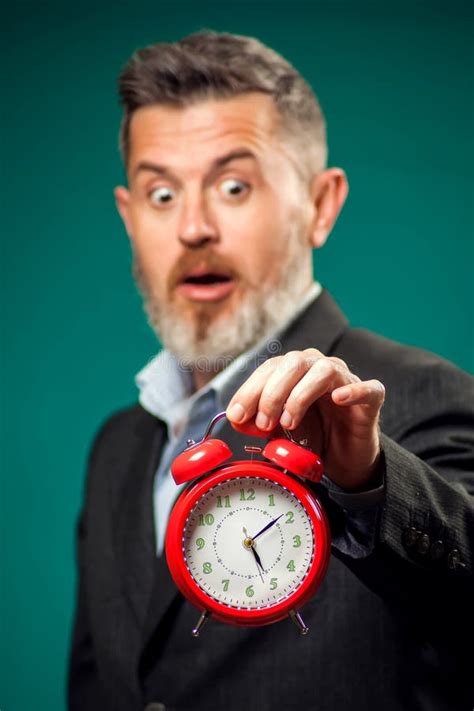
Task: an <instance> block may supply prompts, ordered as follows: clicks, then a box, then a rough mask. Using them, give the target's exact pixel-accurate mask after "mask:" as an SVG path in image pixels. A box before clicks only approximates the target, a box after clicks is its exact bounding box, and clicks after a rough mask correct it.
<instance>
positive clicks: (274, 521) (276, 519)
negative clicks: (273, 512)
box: [252, 514, 283, 541]
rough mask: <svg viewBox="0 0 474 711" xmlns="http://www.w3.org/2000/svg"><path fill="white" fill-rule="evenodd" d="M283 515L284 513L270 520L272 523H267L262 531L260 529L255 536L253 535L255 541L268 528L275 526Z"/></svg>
mask: <svg viewBox="0 0 474 711" xmlns="http://www.w3.org/2000/svg"><path fill="white" fill-rule="evenodd" d="M282 516H283V514H280V515H279V516H277V517H276V518H274V519H273V521H270V523H267V525H266V526H264V527H263V528H262V530H261V531H259V532H258V533H256V534H255V536H253V537H252V540H253V541H254V540H255V539H256V538H258V537H259V536H261V535H262V533H265V531H268V529H269V528H271V527H272V526H274V525H275V524H276V522H277V521H278V519H280V518H281V517H282Z"/></svg>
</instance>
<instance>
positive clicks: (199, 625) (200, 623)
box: [191, 610, 209, 637]
mask: <svg viewBox="0 0 474 711" xmlns="http://www.w3.org/2000/svg"><path fill="white" fill-rule="evenodd" d="M208 616H209V612H208V611H207V610H204V612H203V613H202V614H201V617H200V618H199V620H198V621H197V625H196V627H194V629H193V630H192V632H191V634H192V635H193V637H199V633H200V631H201V629H202V626H203V625H204V623H205V621H206V620H207V618H208Z"/></svg>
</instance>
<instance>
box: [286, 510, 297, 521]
mask: <svg viewBox="0 0 474 711" xmlns="http://www.w3.org/2000/svg"><path fill="white" fill-rule="evenodd" d="M294 522H295V514H294V513H293V511H288V513H287V514H286V521H285V523H294Z"/></svg>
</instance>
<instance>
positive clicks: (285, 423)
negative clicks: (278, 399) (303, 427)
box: [280, 410, 293, 427]
mask: <svg viewBox="0 0 474 711" xmlns="http://www.w3.org/2000/svg"><path fill="white" fill-rule="evenodd" d="M292 422H293V418H292V416H291V415H290V413H289V412H288V411H287V410H283V415H282V416H281V417H280V425H281V426H282V427H291V423H292Z"/></svg>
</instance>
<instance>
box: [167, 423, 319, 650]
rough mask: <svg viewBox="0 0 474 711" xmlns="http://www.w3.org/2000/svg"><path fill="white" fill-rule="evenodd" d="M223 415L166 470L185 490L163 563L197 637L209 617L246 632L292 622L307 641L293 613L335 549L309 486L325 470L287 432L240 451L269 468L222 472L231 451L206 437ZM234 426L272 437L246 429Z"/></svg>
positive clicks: (234, 465)
mask: <svg viewBox="0 0 474 711" xmlns="http://www.w3.org/2000/svg"><path fill="white" fill-rule="evenodd" d="M222 417H225V412H221V413H219V414H218V415H216V416H215V417H214V418H213V419H212V420H211V422H210V423H209V426H208V428H207V430H206V433H205V434H204V437H203V438H202V440H201V441H200V442H197V443H195V442H193V441H192V440H190V441H189V445H190V446H188V448H187V449H185V450H184V451H183V452H182V453H181V454H179V455H178V456H177V457H176V459H175V460H174V461H173V463H172V466H171V473H172V475H173V478H174V480H175V482H176V483H177V484H182V483H184V482H190V486H189V487H187V488H186V489H185V490H184V491H183V492H182V493H181V495H180V496H179V498H178V499H177V501H176V503H175V505H174V508H173V510H172V512H171V516H170V519H169V523H168V528H167V533H166V559H167V562H168V566H169V570H170V573H171V576H172V577H173V580H174V582H175V583H176V585H177V587H178V588H179V590H180V591H181V592H182V594H183V595H184V597H186V598H187V599H188V600H189V602H191V603H192V604H193V605H194V606H196V607H197V608H198V609H199V610H200V611H201V617H200V618H199V621H198V624H197V625H196V627H195V628H194V629H193V635H194V636H198V634H199V631H200V628H201V627H202V625H203V623H204V622H205V620H206V618H207V617H209V616H210V617H212V618H214V619H216V620H219V621H220V622H225V623H227V624H233V625H241V626H252V627H254V626H259V625H266V624H270V623H272V622H277V621H279V620H282V619H284V618H285V617H287V616H289V617H290V618H291V619H292V620H293V621H294V622H295V624H296V625H297V627H298V628H299V629H300V631H301V633H302V634H306V633H307V632H308V628H307V627H306V625H305V624H304V622H303V620H302V618H301V615H300V612H299V610H300V608H301V607H302V606H303V605H304V604H305V603H306V602H308V600H309V599H310V598H311V597H312V596H313V595H314V593H315V591H316V590H317V588H318V586H319V585H320V584H321V581H322V580H323V577H324V575H325V573H326V570H327V567H328V564H329V557H330V549H331V539H330V532H329V524H328V521H327V518H326V515H325V512H324V510H323V508H322V506H321V504H320V502H319V500H318V499H317V497H316V496H315V495H314V493H313V492H312V491H311V489H310V488H309V487H308V486H307V484H306V482H307V481H310V482H318V481H320V479H321V477H322V475H323V464H322V462H321V459H320V458H319V457H318V455H317V454H314V453H313V452H311V451H309V450H308V449H306V448H305V447H303V446H301V445H300V444H297V443H296V442H295V441H294V440H292V439H291V435H289V433H288V432H286V431H285V434H286V438H285V437H278V438H274V439H270V440H269V441H268V442H267V443H266V444H265V446H264V447H255V446H245V447H244V451H245V452H247V453H249V454H251V455H252V454H254V453H255V452H259V453H261V454H262V456H263V457H265V459H266V460H268V461H261V460H259V461H252V460H251V459H249V460H239V461H233V462H231V463H229V464H225V462H226V461H227V460H228V459H230V458H231V457H232V452H231V450H230V448H229V447H228V445H227V444H226V443H225V442H223V441H222V440H219V439H209V436H210V434H211V431H212V429H213V427H214V425H215V424H216V422H218V421H219V420H220V419H221V418H222ZM232 425H233V427H234V428H235V429H236V430H238V431H239V432H241V433H242V434H246V435H249V436H256V435H257V436H261V437H265V438H268V437H269V434H268V433H265V432H262V430H259V429H258V428H257V427H256V425H255V424H252V423H246V424H244V425H235V424H234V423H232ZM270 436H271V435H270ZM191 482H192V483H191Z"/></svg>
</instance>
